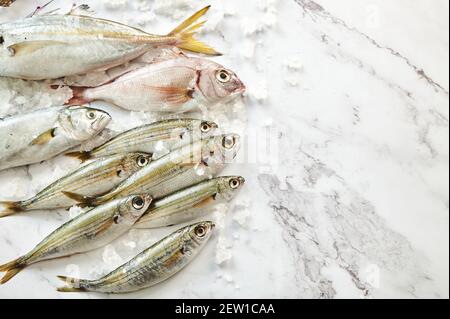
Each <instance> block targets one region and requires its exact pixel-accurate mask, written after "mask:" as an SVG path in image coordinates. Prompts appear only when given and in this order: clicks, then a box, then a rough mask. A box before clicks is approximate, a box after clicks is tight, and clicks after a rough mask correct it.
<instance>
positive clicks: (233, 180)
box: [230, 178, 241, 189]
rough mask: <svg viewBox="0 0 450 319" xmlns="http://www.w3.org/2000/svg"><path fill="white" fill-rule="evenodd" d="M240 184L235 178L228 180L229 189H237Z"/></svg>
mask: <svg viewBox="0 0 450 319" xmlns="http://www.w3.org/2000/svg"><path fill="white" fill-rule="evenodd" d="M240 184H241V182H240V181H239V180H238V179H237V178H233V179H232V180H230V187H231V188H232V189H236V188H238V187H239V185H240Z"/></svg>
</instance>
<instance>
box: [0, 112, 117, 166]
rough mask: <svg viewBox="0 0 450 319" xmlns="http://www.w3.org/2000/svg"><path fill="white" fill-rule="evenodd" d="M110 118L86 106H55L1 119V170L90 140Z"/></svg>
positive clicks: (28, 162)
mask: <svg viewBox="0 0 450 319" xmlns="http://www.w3.org/2000/svg"><path fill="white" fill-rule="evenodd" d="M110 121H111V117H110V116H109V114H108V113H106V112H105V111H101V110H97V109H94V108H91V107H86V106H72V107H52V108H48V109H42V110H38V111H34V112H31V113H27V114H24V115H17V116H11V117H7V118H5V119H3V120H0V170H2V169H6V168H11V167H17V166H22V165H28V164H33V163H38V162H41V161H44V160H47V159H50V158H52V157H54V156H56V155H58V154H60V153H62V152H65V151H67V150H68V149H70V148H72V147H75V146H77V145H80V144H81V143H82V142H84V141H87V140H89V139H91V138H92V137H94V136H96V135H97V134H98V133H100V132H101V131H103V129H104V128H105V127H106V125H108V123H109V122H110Z"/></svg>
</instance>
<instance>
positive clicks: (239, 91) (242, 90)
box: [234, 82, 247, 95]
mask: <svg viewBox="0 0 450 319" xmlns="http://www.w3.org/2000/svg"><path fill="white" fill-rule="evenodd" d="M246 91H247V87H246V86H245V84H244V83H242V82H241V83H240V85H239V87H238V88H237V89H236V90H234V94H241V95H243V94H244V93H245V92H246Z"/></svg>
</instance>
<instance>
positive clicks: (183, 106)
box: [68, 56, 246, 113]
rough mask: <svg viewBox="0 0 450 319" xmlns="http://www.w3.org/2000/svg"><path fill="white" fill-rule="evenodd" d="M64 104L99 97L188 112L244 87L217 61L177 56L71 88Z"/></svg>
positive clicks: (225, 98) (139, 107)
mask: <svg viewBox="0 0 450 319" xmlns="http://www.w3.org/2000/svg"><path fill="white" fill-rule="evenodd" d="M72 90H73V95H74V96H73V98H72V99H71V100H70V101H69V102H68V104H82V103H88V102H91V101H96V100H102V101H106V102H108V103H112V104H115V105H117V106H119V107H121V108H124V109H127V110H131V111H152V112H171V113H182V112H189V111H193V110H196V109H198V108H199V106H201V105H204V106H212V105H216V104H218V103H227V102H229V101H232V100H234V99H236V98H238V97H240V96H242V94H243V93H244V92H245V90H246V88H245V85H244V84H243V83H242V81H241V80H240V79H239V78H238V76H237V75H236V74H235V73H234V72H233V71H231V70H229V69H226V68H224V67H223V66H221V65H220V64H217V63H215V62H213V61H209V60H207V59H202V58H193V57H184V56H181V57H179V58H175V59H169V60H165V61H162V62H158V63H152V64H149V65H146V66H143V67H141V68H139V69H136V70H133V71H130V72H128V73H126V74H124V75H122V76H120V77H118V78H116V79H115V80H114V81H113V82H111V83H108V84H105V85H102V86H99V87H94V88H78V87H76V88H72Z"/></svg>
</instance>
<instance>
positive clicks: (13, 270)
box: [0, 257, 26, 285]
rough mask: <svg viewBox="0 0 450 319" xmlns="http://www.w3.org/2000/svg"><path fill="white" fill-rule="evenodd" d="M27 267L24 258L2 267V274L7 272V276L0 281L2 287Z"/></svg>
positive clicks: (0, 269) (0, 266) (0, 268)
mask: <svg viewBox="0 0 450 319" xmlns="http://www.w3.org/2000/svg"><path fill="white" fill-rule="evenodd" d="M25 267H26V264H25V263H24V258H23V257H20V258H17V259H16V260H13V261H11V262H9V263H7V264H4V265H0V272H6V274H5V275H4V276H3V277H2V279H0V285H3V284H4V283H6V282H8V281H9V280H10V279H11V278H12V277H14V276H15V275H17V274H18V273H19V272H20V271H21V270H22V269H24V268H25Z"/></svg>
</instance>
